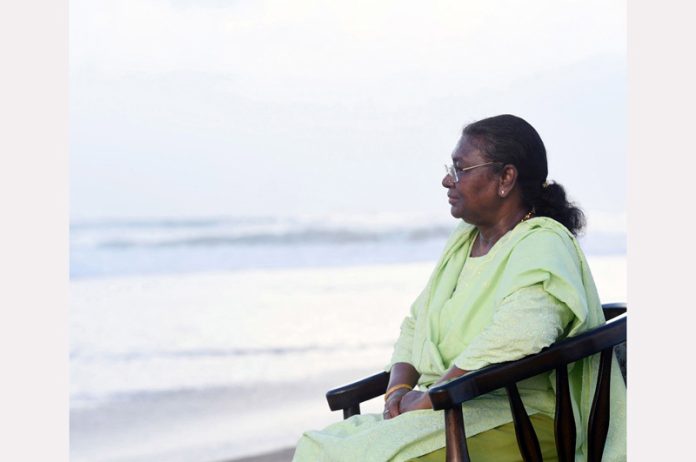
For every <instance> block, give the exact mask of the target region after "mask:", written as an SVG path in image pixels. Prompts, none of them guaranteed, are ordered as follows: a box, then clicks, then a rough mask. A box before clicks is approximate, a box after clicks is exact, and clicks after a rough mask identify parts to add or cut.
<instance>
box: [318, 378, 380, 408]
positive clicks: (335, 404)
mask: <svg viewBox="0 0 696 462" xmlns="http://www.w3.org/2000/svg"><path fill="white" fill-rule="evenodd" d="M388 384H389V373H388V372H380V373H379V374H375V375H371V376H370V377H367V378H364V379H362V380H358V381H357V382H353V383H350V384H348V385H344V386H342V387H338V388H334V389H333V390H329V391H328V392H326V401H328V402H329V408H330V409H331V410H332V411H338V410H339V409H348V408H350V407H352V406H354V405H356V404H360V403H362V402H363V401H367V400H369V399H372V398H376V397H377V396H380V395H383V394H384V392H385V391H386V390H387V385H388Z"/></svg>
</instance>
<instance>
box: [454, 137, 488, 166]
mask: <svg viewBox="0 0 696 462" xmlns="http://www.w3.org/2000/svg"><path fill="white" fill-rule="evenodd" d="M452 160H453V161H483V160H485V158H484V156H483V153H482V152H481V150H480V149H479V148H478V147H476V146H475V145H474V144H473V143H472V142H471V140H470V138H469V137H468V136H466V135H464V136H462V137H461V138H460V139H459V142H458V143H457V146H455V148H454V151H452Z"/></svg>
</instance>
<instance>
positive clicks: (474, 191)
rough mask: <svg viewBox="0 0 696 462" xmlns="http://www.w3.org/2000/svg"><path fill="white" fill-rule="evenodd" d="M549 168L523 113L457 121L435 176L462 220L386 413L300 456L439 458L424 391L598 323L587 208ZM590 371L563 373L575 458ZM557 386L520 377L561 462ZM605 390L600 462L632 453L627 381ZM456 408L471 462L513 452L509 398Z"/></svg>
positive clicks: (503, 460) (414, 324)
mask: <svg viewBox="0 0 696 462" xmlns="http://www.w3.org/2000/svg"><path fill="white" fill-rule="evenodd" d="M547 173H548V167H547V161H546V149H545V147H544V144H543V142H542V140H541V138H540V136H539V134H538V133H537V132H536V130H535V129H534V128H533V127H532V126H531V125H530V124H528V123H527V122H526V121H524V120H523V119H521V118H519V117H515V116H512V115H501V116H497V117H491V118H488V119H483V120H480V121H478V122H475V123H472V124H470V125H468V126H467V127H466V128H465V129H464V132H463V134H462V137H461V138H460V140H459V142H458V143H457V146H456V147H455V149H454V152H453V153H452V164H451V165H449V166H447V174H446V175H445V177H444V178H443V180H442V186H443V187H445V188H446V190H447V197H448V201H449V204H450V212H451V214H452V215H453V216H454V217H455V218H459V219H461V220H462V221H461V223H460V224H459V226H457V228H456V229H455V230H454V232H453V233H452V235H451V236H450V238H449V240H448V241H447V243H446V245H445V249H444V252H443V254H442V256H441V258H440V260H439V262H438V263H437V265H436V267H435V269H434V271H433V273H432V275H431V277H430V280H429V281H428V282H427V284H426V286H425V289H424V290H423V291H422V293H421V294H420V295H419V296H418V298H417V299H416V300H415V302H414V303H413V305H412V306H411V310H410V313H409V314H408V315H407V316H406V317H405V319H404V320H403V323H402V324H401V333H400V335H399V337H398V340H397V341H396V344H395V346H394V353H393V355H392V358H391V361H390V362H389V364H388V366H387V370H388V371H391V375H390V379H389V385H388V387H387V392H386V394H385V405H384V412H383V414H381V415H374V414H367V415H355V416H353V417H351V418H349V419H347V420H344V421H342V422H339V423H336V424H334V425H331V426H329V427H328V428H326V429H324V430H321V431H308V432H306V433H305V434H304V435H303V437H302V438H301V439H300V441H299V443H298V445H297V449H296V451H295V456H294V459H293V460H294V461H297V462H302V461H311V462H317V461H376V462H379V461H405V460H420V461H444V460H445V451H444V449H443V448H444V446H445V437H444V419H443V415H442V411H434V410H433V409H432V403H431V402H430V400H429V397H428V393H427V390H428V389H429V388H430V387H432V386H433V385H437V384H440V383H443V382H445V381H447V380H450V379H452V378H455V377H458V376H460V375H462V374H466V373H467V371H473V370H476V369H480V368H482V367H484V366H486V365H489V364H494V363H500V362H504V361H511V360H515V359H519V358H522V357H524V356H527V355H530V354H533V353H537V352H539V351H540V350H541V349H542V348H544V347H547V346H549V345H551V344H552V343H554V342H556V341H557V340H559V339H562V338H564V337H568V336H574V335H577V334H579V333H581V332H583V331H586V330H587V329H590V328H592V327H595V326H597V325H600V324H602V323H603V322H604V317H603V314H602V309H601V304H600V301H599V296H598V295H597V289H596V288H595V284H594V282H593V280H592V275H591V274H590V270H589V268H588V265H587V261H586V259H585V256H584V255H583V252H582V250H581V249H580V247H579V246H578V243H577V241H576V240H575V235H576V234H577V233H578V231H580V230H581V228H582V226H583V224H584V217H583V214H582V211H581V210H580V209H578V208H577V207H575V206H574V205H573V204H571V203H569V202H568V201H567V199H566V193H565V190H564V188H563V187H562V186H561V185H560V184H558V183H554V182H549V181H548V180H547ZM613 370H614V371H615V373H618V368H616V367H615V368H613ZM595 374H596V365H595V364H594V363H593V362H592V361H591V360H590V359H586V360H583V361H578V362H577V363H575V364H574V365H573V366H572V367H571V369H570V372H569V377H570V384H571V397H572V400H573V407H574V408H575V409H576V410H577V411H576V413H575V414H576V418H577V419H578V420H579V422H578V423H577V425H576V427H577V428H578V435H577V445H576V460H585V459H586V454H587V441H586V438H585V435H584V434H583V432H582V429H583V428H587V426H586V424H587V418H588V414H589V408H590V406H591V403H590V400H591V396H592V394H591V390H590V388H591V387H592V386H593V385H592V384H594V383H595V381H594V380H593V376H594V375H595ZM553 383H554V382H553V380H552V377H551V375H550V374H548V373H546V374H541V375H538V376H536V377H533V378H531V379H528V380H525V381H523V382H520V383H518V387H519V389H520V393H521V396H522V399H523V401H524V403H525V406H526V408H527V412H528V413H529V414H530V415H531V420H532V424H533V425H534V428H535V430H536V433H537V435H538V437H539V443H540V445H541V449H542V454H543V457H544V460H545V461H549V460H557V459H556V450H555V444H554V434H553V415H554V402H555V400H554V397H555V395H554V387H553ZM611 385H612V389H611V394H612V396H611V399H612V408H611V419H612V421H611V425H610V429H609V435H608V437H607V443H606V446H605V449H604V457H603V460H604V461H607V462H611V461H623V460H625V459H626V448H625V441H626V435H625V428H626V422H625V393H626V389H625V385H624V382H623V381H622V380H621V378H618V379H614V380H612V381H611ZM462 410H463V412H464V417H465V421H466V422H467V436H468V438H467V444H468V448H469V453H470V455H471V459H472V460H473V461H474V462H485V461H491V462H492V461H495V462H507V461H518V460H521V457H520V454H519V450H518V448H517V443H516V440H515V433H514V428H513V424H512V423H511V421H512V417H511V413H510V409H509V405H508V402H507V397H506V396H505V393H504V392H492V393H489V394H486V395H483V396H481V397H479V398H476V399H474V400H472V401H469V402H467V403H465V404H464V405H463V406H462Z"/></svg>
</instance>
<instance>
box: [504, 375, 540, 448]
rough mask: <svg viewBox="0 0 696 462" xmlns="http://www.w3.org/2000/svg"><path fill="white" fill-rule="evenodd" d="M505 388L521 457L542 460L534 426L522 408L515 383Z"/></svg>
mask: <svg viewBox="0 0 696 462" xmlns="http://www.w3.org/2000/svg"><path fill="white" fill-rule="evenodd" d="M505 390H506V391H507V395H508V401H510V410H511V411H512V420H513V422H514V423H515V436H516V437H517V445H518V446H519V448H520V454H521V455H522V459H523V460H524V461H525V462H542V458H541V448H540V447H539V439H538V438H537V435H536V432H535V431H534V427H532V422H531V421H530V420H529V416H528V415H527V411H526V410H525V409H524V405H523V404H522V398H520V392H519V391H518V390H517V385H516V384H514V383H513V384H512V385H508V386H506V387H505Z"/></svg>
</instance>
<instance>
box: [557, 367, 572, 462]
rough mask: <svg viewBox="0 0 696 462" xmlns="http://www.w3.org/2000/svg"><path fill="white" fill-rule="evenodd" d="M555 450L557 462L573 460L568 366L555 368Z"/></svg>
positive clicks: (570, 461)
mask: <svg viewBox="0 0 696 462" xmlns="http://www.w3.org/2000/svg"><path fill="white" fill-rule="evenodd" d="M554 420H555V422H554V425H555V427H554V428H555V437H556V451H557V453H558V461H559V462H573V461H574V460H575V442H576V436H577V434H576V431H575V417H574V416H573V405H572V404H571V400H570V387H569V386H568V366H567V365H565V364H564V365H563V366H561V367H558V368H556V416H555V419H554Z"/></svg>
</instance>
